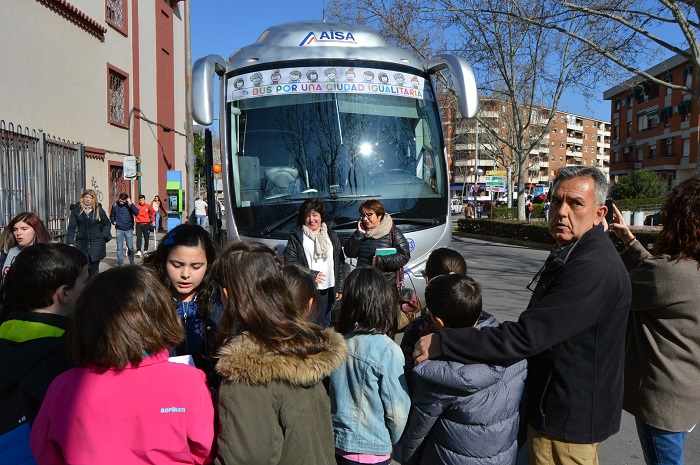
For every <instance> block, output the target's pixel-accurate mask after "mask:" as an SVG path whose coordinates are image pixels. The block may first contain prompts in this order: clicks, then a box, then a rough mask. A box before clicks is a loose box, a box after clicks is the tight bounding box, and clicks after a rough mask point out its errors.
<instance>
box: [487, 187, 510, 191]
mask: <svg viewBox="0 0 700 465" xmlns="http://www.w3.org/2000/svg"><path fill="white" fill-rule="evenodd" d="M486 190H487V191H488V192H505V191H506V188H505V187H496V186H487V187H486Z"/></svg>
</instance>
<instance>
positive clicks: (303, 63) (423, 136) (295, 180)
mask: <svg viewBox="0 0 700 465" xmlns="http://www.w3.org/2000/svg"><path fill="white" fill-rule="evenodd" d="M442 70H449V73H450V79H451V81H452V87H453V89H454V90H455V91H456V95H457V98H458V101H459V103H460V107H461V112H462V115H464V116H466V117H473V116H474V115H476V112H477V109H478V105H479V101H478V95H477V88H476V83H475V80H474V75H473V72H472V69H471V67H470V66H469V64H468V63H467V62H466V61H465V60H464V59H462V58H460V57H457V56H454V55H438V56H435V57H432V58H430V59H429V60H420V59H417V58H415V57H414V56H412V55H410V54H409V53H407V52H406V51H405V50H402V49H400V48H398V47H396V46H393V45H390V44H388V43H387V42H386V41H385V40H384V39H383V38H382V37H381V36H380V35H379V34H378V33H377V32H376V31H374V30H372V29H370V28H367V27H364V26H357V25H351V24H339V23H327V22H321V21H304V22H296V23H288V24H283V25H279V26H274V27H271V28H269V29H267V30H266V31H265V32H263V33H262V35H261V36H260V38H259V39H258V41H257V42H255V43H254V44H251V45H248V46H246V47H243V48H241V49H239V50H236V51H235V52H234V53H233V54H232V55H231V56H230V57H229V59H228V60H224V59H223V58H221V57H219V56H215V55H209V56H206V57H203V58H200V59H199V60H197V61H196V62H195V64H194V66H193V75H192V93H193V99H192V100H193V117H194V120H195V121H196V122H197V123H199V124H201V125H203V126H208V125H211V124H212V122H213V121H214V102H213V96H214V87H213V86H214V84H215V82H216V81H215V77H218V86H219V97H220V99H219V105H218V108H219V130H220V135H221V137H220V140H221V154H222V173H223V190H224V198H225V199H226V205H227V208H226V225H227V229H228V231H227V232H228V237H229V239H231V240H246V239H253V240H258V241H262V242H265V243H267V244H269V245H271V246H272V247H276V248H277V249H278V250H279V251H280V252H282V251H283V249H284V245H285V244H286V241H287V239H288V237H289V234H290V232H291V230H292V228H293V227H294V226H295V224H296V218H297V212H298V209H299V206H300V204H301V203H302V202H303V201H304V200H306V199H308V198H310V197H317V198H320V199H322V200H323V201H324V203H325V205H326V208H327V210H328V216H329V218H328V219H327V222H328V224H329V227H331V226H332V227H333V228H335V230H336V231H337V232H338V234H339V236H340V237H341V241H342V240H343V239H344V238H346V237H349V235H350V234H351V233H352V232H353V231H354V230H355V228H356V226H357V221H358V218H359V212H358V207H359V205H360V203H362V202H363V201H365V200H367V199H373V198H376V199H379V200H381V201H382V203H383V204H384V206H385V207H386V209H387V212H388V213H390V214H391V216H392V218H393V219H394V222H395V223H396V224H397V225H398V226H399V227H400V228H401V230H402V231H403V232H404V233H405V235H406V237H407V239H408V241H409V244H410V247H411V260H410V262H409V263H408V265H407V266H406V268H405V270H406V273H407V274H410V276H411V279H412V281H413V282H414V284H415V286H416V288H417V290H419V292H420V293H421V295H422V289H423V288H424V282H423V279H422V277H421V274H420V271H421V270H422V269H423V267H424V266H425V261H426V260H427V258H428V255H429V254H430V252H431V251H432V250H433V249H435V248H436V247H443V246H449V244H450V240H451V212H450V185H449V179H448V169H447V160H446V156H445V142H444V139H443V133H442V124H441V118H440V113H439V110H438V102H437V96H436V93H435V88H434V87H433V83H432V82H431V76H433V75H434V74H436V73H438V72H440V71H442ZM352 264H353V263H351V265H352Z"/></svg>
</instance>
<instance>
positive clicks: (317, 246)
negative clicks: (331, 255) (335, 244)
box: [301, 223, 331, 260]
mask: <svg viewBox="0 0 700 465" xmlns="http://www.w3.org/2000/svg"><path fill="white" fill-rule="evenodd" d="M301 229H302V231H304V235H305V236H306V237H308V238H309V239H311V240H312V241H314V260H325V259H326V258H328V244H330V242H331V239H330V237H328V228H327V227H326V223H321V232H319V233H318V234H316V233H314V232H313V231H312V230H310V229H309V228H307V227H306V226H302V227H301Z"/></svg>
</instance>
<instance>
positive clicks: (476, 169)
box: [474, 120, 479, 201]
mask: <svg viewBox="0 0 700 465" xmlns="http://www.w3.org/2000/svg"><path fill="white" fill-rule="evenodd" d="M475 148H476V150H475V151H474V184H478V183H477V176H479V120H476V147H475ZM476 189H478V186H477V187H476ZM474 201H476V190H475V191H474Z"/></svg>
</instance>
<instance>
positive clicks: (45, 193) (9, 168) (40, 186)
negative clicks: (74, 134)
mask: <svg viewBox="0 0 700 465" xmlns="http://www.w3.org/2000/svg"><path fill="white" fill-rule="evenodd" d="M83 186H85V148H84V147H83V145H82V144H74V143H71V142H67V141H65V140H60V139H57V138H54V137H51V136H50V135H48V134H44V133H43V132H41V131H39V132H37V131H36V130H35V129H31V130H30V129H29V128H26V127H22V126H19V125H17V126H15V125H14V124H12V123H8V124H6V123H5V121H4V120H0V227H5V225H7V224H8V223H9V222H10V221H11V220H12V218H14V217H15V216H16V215H17V214H18V213H22V212H25V211H31V212H34V213H36V214H37V215H38V216H39V218H41V219H42V220H43V221H44V224H45V225H46V228H47V229H48V230H49V232H50V233H51V237H52V238H53V239H54V240H60V241H63V240H64V236H65V234H66V229H67V227H68V213H69V212H68V206H69V204H70V202H74V201H75V199H79V198H80V194H81V193H82V190H83Z"/></svg>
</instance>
